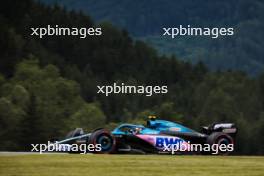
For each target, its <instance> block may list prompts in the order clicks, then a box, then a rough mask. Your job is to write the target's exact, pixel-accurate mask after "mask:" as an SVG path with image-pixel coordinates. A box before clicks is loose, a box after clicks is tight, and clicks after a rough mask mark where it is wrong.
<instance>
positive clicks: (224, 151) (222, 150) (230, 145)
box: [206, 132, 234, 155]
mask: <svg viewBox="0 0 264 176" xmlns="http://www.w3.org/2000/svg"><path fill="white" fill-rule="evenodd" d="M206 143H207V144H210V146H213V145H215V146H216V147H218V153H217V155H229V154H230V153H232V152H233V150H234V139H233V138H232V137H231V136H230V135H228V134H226V133H223V132H214V133H212V134H211V135H210V136H208V138H207V141H206ZM216 144H217V145H216ZM221 146H222V147H221ZM224 146H225V147H224ZM214 148H215V147H214ZM210 154H215V153H213V152H212V151H211V152H210Z"/></svg>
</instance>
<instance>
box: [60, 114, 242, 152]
mask: <svg viewBox="0 0 264 176" xmlns="http://www.w3.org/2000/svg"><path fill="white" fill-rule="evenodd" d="M236 133H237V128H236V126H235V124H233V123H215V124H212V125H210V126H207V127H203V128H202V131H201V132H197V131H194V130H192V129H190V128H187V127H185V126H183V125H181V124H179V123H175V122H170V121H166V120H157V119H156V117H155V116H150V117H149V119H148V120H147V123H146V125H145V126H143V125H134V124H121V125H120V126H118V127H117V128H115V129H114V130H113V131H112V132H110V131H108V130H106V129H103V128H99V129H96V130H94V131H93V132H91V133H86V134H85V133H84V131H83V130H82V129H81V128H77V129H75V130H74V131H71V132H70V133H69V134H68V135H67V136H66V139H64V140H61V141H56V144H67V145H72V144H94V145H97V144H99V145H100V147H101V150H100V151H95V152H93V153H173V154H174V153H175V154H196V153H197V154H220V155H227V154H230V153H231V152H232V151H233V149H234V143H235V136H236ZM221 145H222V147H221V148H222V149H224V147H223V145H225V146H228V147H226V148H225V150H218V149H217V152H215V153H213V152H214V151H216V150H215V149H216V148H214V147H219V146H221ZM176 146H177V150H176V148H175V147H176ZM193 146H194V147H195V148H193ZM211 146H214V147H212V148H210V147H211ZM199 147H200V148H199ZM201 147H202V148H201ZM206 147H207V148H206ZM231 147H232V148H231ZM194 149H196V150H194ZM212 149H213V150H212Z"/></svg>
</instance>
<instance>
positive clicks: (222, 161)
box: [0, 155, 264, 176]
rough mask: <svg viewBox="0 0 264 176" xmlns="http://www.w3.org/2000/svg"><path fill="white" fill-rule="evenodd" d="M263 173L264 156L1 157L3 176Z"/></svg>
mask: <svg viewBox="0 0 264 176" xmlns="http://www.w3.org/2000/svg"><path fill="white" fill-rule="evenodd" d="M32 175H34V176H35V175H37V176H57V175H60V176H61V175H67V176H73V175H74V176H84V175H89V176H119V175H125V176H145V175H147V176H156V175H157V176H160V175H166V176H169V175H184V176H186V175H188V176H191V175H195V176H196V175H205V176H206V175H208V176H217V175H221V176H228V175H230V176H231V175H232V176H236V175H239V176H243V175H250V176H255V175H259V176H263V175H264V157H246V156H242V157H239V156H229V157H227V156H225V157H221V156H172V155H14V156H0V176H32Z"/></svg>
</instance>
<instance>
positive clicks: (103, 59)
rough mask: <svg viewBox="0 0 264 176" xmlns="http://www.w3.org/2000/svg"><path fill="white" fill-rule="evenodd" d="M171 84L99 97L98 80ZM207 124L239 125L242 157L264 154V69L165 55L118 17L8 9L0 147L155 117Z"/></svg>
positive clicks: (2, 27) (1, 13) (0, 37)
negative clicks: (41, 32) (51, 30)
mask: <svg viewBox="0 0 264 176" xmlns="http://www.w3.org/2000/svg"><path fill="white" fill-rule="evenodd" d="M48 24H50V25H55V24H58V25H64V26H69V27H70V26H77V27H78V26H87V27H95V26H100V27H102V31H103V34H104V35H102V36H100V37H90V38H89V37H88V38H86V39H79V38H76V37H74V36H71V37H70V36H67V37H61V36H57V37H55V36H50V37H47V38H43V39H39V38H37V37H34V36H31V35H30V33H31V31H30V27H34V26H46V25H48ZM113 82H118V83H121V82H123V83H126V84H128V85H168V91H169V92H168V94H166V95H153V96H151V97H146V96H142V95H125V94H116V95H110V96H109V97H106V96H105V95H102V94H97V93H96V92H97V85H109V84H112V83H113ZM153 114H154V115H157V116H158V117H160V118H163V119H168V120H173V121H177V122H181V123H183V124H185V125H187V126H189V127H192V128H195V129H197V130H198V129H199V128H200V126H201V125H209V124H210V123H213V122H234V123H236V124H237V126H238V129H239V133H238V139H237V143H238V149H237V153H239V154H264V151H263V145H264V141H263V137H262V134H263V132H264V74H261V75H259V76H257V77H250V76H248V74H246V73H245V72H241V71H231V70H229V71H216V72H212V71H210V70H209V69H208V68H207V67H206V66H205V65H204V64H203V63H202V62H197V63H196V64H191V63H189V62H184V61H182V60H179V59H178V58H175V57H174V56H161V55H159V54H158V52H157V51H156V50H155V49H153V48H152V47H150V46H149V45H148V44H146V43H145V42H143V41H138V40H136V41H135V40H133V39H132V38H131V36H130V35H129V33H128V32H127V31H126V30H120V29H118V28H116V27H114V26H113V25H112V24H111V23H108V22H102V23H95V22H94V21H93V20H92V19H91V18H90V17H89V16H87V15H85V14H83V13H82V12H78V11H68V10H66V9H64V8H62V7H60V6H47V5H43V4H41V3H36V2H33V1H31V0H25V1H20V0H10V1H4V2H3V3H2V5H1V6H0V140H1V144H2V145H1V146H0V150H24V149H29V148H30V143H46V142H47V140H49V139H51V138H54V136H55V137H63V136H64V135H65V134H66V132H67V131H69V130H71V129H73V128H75V127H83V128H84V129H86V130H92V129H94V128H98V127H108V128H111V127H113V126H115V125H116V124H118V123H124V122H135V123H139V122H142V121H143V120H144V119H145V118H146V117H147V116H148V115H153Z"/></svg>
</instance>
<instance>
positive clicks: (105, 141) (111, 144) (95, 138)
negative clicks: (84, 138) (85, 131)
mask: <svg viewBox="0 0 264 176" xmlns="http://www.w3.org/2000/svg"><path fill="white" fill-rule="evenodd" d="M89 144H93V145H94V146H96V145H98V144H99V145H101V151H97V152H95V153H113V152H114V151H115V149H116V140H115V138H114V136H113V135H112V134H111V133H110V132H109V131H108V130H105V129H99V130H97V131H94V132H93V133H92V134H91V136H90V138H89Z"/></svg>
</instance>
